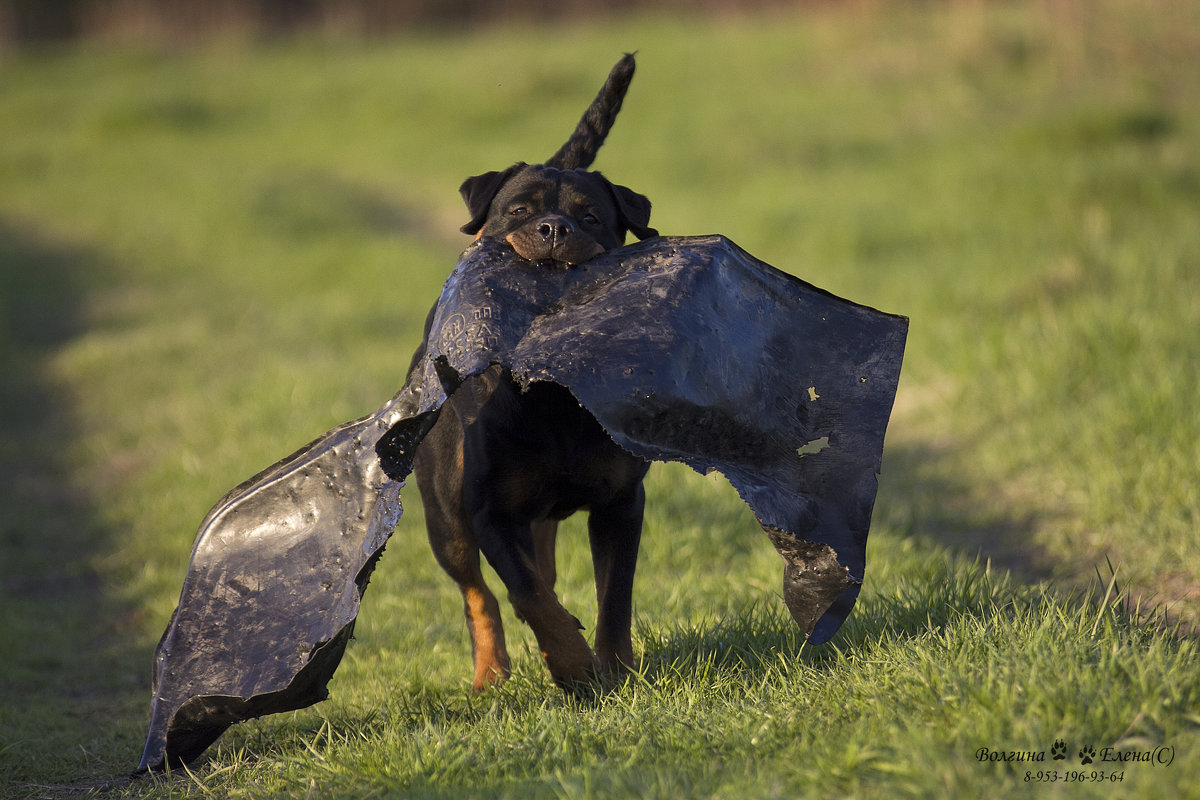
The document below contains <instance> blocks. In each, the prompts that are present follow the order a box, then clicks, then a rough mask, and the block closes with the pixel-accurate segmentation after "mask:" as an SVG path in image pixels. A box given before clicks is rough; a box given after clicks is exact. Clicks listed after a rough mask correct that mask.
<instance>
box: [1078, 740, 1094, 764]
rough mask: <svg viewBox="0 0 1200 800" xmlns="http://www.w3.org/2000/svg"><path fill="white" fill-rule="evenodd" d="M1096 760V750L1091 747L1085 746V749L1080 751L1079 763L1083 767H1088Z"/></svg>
mask: <svg viewBox="0 0 1200 800" xmlns="http://www.w3.org/2000/svg"><path fill="white" fill-rule="evenodd" d="M1095 760H1096V748H1094V747H1092V746H1091V745H1085V746H1084V748H1083V749H1082V750H1080V751H1079V763H1080V764H1082V765H1083V766H1085V767H1086V766H1087V765H1088V764H1090V763H1092V762H1093V761H1095Z"/></svg>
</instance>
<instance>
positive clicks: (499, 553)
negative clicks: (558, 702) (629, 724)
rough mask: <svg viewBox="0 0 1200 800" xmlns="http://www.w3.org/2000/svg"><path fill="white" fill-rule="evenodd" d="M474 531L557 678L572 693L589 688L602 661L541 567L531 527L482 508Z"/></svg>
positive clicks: (480, 545)
mask: <svg viewBox="0 0 1200 800" xmlns="http://www.w3.org/2000/svg"><path fill="white" fill-rule="evenodd" d="M475 530H476V535H477V537H478V539H479V547H480V549H481V550H482V551H483V554H484V556H485V557H486V558H487V560H488V563H490V564H491V565H492V568H493V569H495V570H496V574H497V575H499V576H500V580H502V581H504V585H505V586H506V587H507V588H508V596H509V600H510V601H511V602H512V605H513V608H514V609H515V610H516V612H517V615H518V616H519V617H520V618H521V619H523V620H524V621H525V622H526V624H528V625H529V627H530V628H531V629H532V630H533V635H534V637H535V638H536V639H537V643H538V649H539V650H540V651H541V653H542V657H543V658H544V659H545V660H546V666H547V668H549V670H550V676H551V677H552V678H553V679H554V682H555V683H557V684H558V685H559V686H560V687H562V688H563V689H565V690H567V691H577V692H585V691H587V688H588V687H590V686H591V685H592V683H593V682H594V681H595V680H596V678H597V676H598V675H599V671H600V670H599V666H600V665H599V662H598V661H597V660H596V656H595V654H594V653H592V648H590V647H589V646H588V643H587V640H585V639H584V638H583V634H582V633H580V625H579V620H577V619H576V618H575V617H574V616H572V615H571V612H569V611H567V610H566V609H565V608H563V606H562V604H561V603H559V601H558V597H557V596H555V594H554V589H553V587H552V586H550V585H548V584H547V582H546V580H545V578H544V577H543V576H542V574H541V573H540V572H539V571H538V568H537V554H536V552H535V548H534V542H533V535H532V531H531V529H530V526H529V525H528V524H521V523H512V522H510V523H505V522H501V521H498V520H497V519H496V518H495V517H490V516H488V515H487V514H486V513H485V512H481V513H480V514H478V515H476V517H475Z"/></svg>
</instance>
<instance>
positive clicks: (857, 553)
mask: <svg viewBox="0 0 1200 800" xmlns="http://www.w3.org/2000/svg"><path fill="white" fill-rule="evenodd" d="M907 328H908V321H907V320H906V319H905V318H903V317H898V316H894V315H890V314H885V313H882V312H879V311H876V310H874V309H871V308H867V307H865V306H861V305H856V304H854V303H851V302H849V301H846V300H843V299H840V298H838V297H835V296H833V295H831V294H829V293H827V292H824V291H822V290H820V289H817V288H816V287H813V286H811V285H810V284H807V283H805V282H803V281H801V280H799V279H797V278H795V277H792V276H790V275H788V274H785V273H783V272H781V271H779V270H777V269H775V268H773V267H771V266H769V265H767V264H765V263H763V262H761V261H759V260H758V259H756V258H754V257H753V256H751V255H749V254H748V253H746V252H745V251H743V250H742V249H740V248H739V247H737V245H735V244H733V243H732V242H730V241H729V240H727V239H725V238H724V237H721V236H711V237H658V238H654V239H649V240H646V241H644V242H640V243H637V244H634V245H630V246H627V247H624V248H621V249H619V250H616V251H613V252H610V253H607V254H605V255H602V256H600V257H598V258H596V259H593V260H591V261H588V262H586V263H585V264H582V265H579V266H575V267H569V268H568V267H563V266H562V265H557V264H553V263H531V262H527V261H524V260H522V259H520V258H518V257H517V256H516V255H515V254H514V253H513V251H512V250H511V248H509V247H508V246H507V245H505V244H503V243H499V242H494V241H491V240H487V239H484V240H480V241H478V242H476V243H475V244H473V245H472V246H471V247H469V248H468V249H467V250H466V251H465V252H464V253H463V255H462V258H461V260H460V261H459V264H458V266H457V268H456V269H455V270H454V272H453V274H452V275H451V276H450V278H449V279H448V280H447V282H446V285H445V287H444V289H443V292H442V295H441V298H440V300H439V302H438V306H437V308H436V310H435V312H434V314H433V316H432V318H431V324H430V327H429V330H428V332H427V337H426V340H425V342H424V343H423V344H422V352H423V355H422V356H421V358H420V360H419V361H418V362H417V363H416V364H415V366H414V370H413V372H412V374H411V376H410V379H409V381H408V382H407V383H406V385H405V386H404V388H403V389H401V391H400V392H399V393H398V394H397V395H396V396H395V397H393V398H392V400H391V401H389V402H388V403H387V404H386V405H385V406H383V407H382V408H381V409H379V410H378V411H377V412H375V413H374V414H371V415H369V416H366V417H363V418H362V419H359V420H356V421H353V422H349V423H346V424H345V425H341V426H339V427H338V428H335V429H334V430H332V431H330V432H329V433H327V434H325V435H324V436H322V437H320V438H318V439H316V440H315V441H313V442H312V443H310V444H309V445H308V446H307V447H305V448H303V449H301V450H299V451H298V452H296V453H294V454H293V455H291V456H289V457H288V458H286V459H284V460H282V461H280V462H279V463H277V464H275V465H274V466H272V467H270V468H268V469H267V470H265V471H264V472H262V473H260V474H259V475H257V476H255V477H254V478H251V479H250V480H248V481H246V482H245V483H243V484H242V485H240V486H238V487H237V488H235V489H234V490H233V491H231V492H230V493H229V494H228V495H226V496H225V497H224V498H223V499H222V500H221V501H220V502H219V503H218V504H217V505H216V506H215V507H214V508H213V509H212V511H210V512H209V514H208V516H207V517H206V518H205V520H204V522H203V523H202V525H201V526H200V530H199V532H198V534H197V537H196V542H195V546H194V550H193V553H192V559H191V563H190V565H189V568H188V573H187V577H186V579H185V582H184V586H183V591H182V593H181V595H180V601H179V607H178V609H177V610H176V613H175V615H174V616H173V617H172V619H171V622H170V624H169V625H168V627H167V630H166V632H165V633H164V634H163V638H162V641H161V642H160V643H159V647H158V650H157V652H156V654H155V665H154V666H155V669H154V687H153V700H152V706H151V717H150V730H149V734H148V737H147V741H146V747H145V751H144V753H143V756H142V761H141V765H140V769H143V770H145V769H161V768H162V767H163V766H164V764H172V765H176V764H181V763H187V762H188V761H191V760H192V759H194V758H195V757H196V756H198V755H199V754H200V753H201V752H203V750H204V749H205V748H206V747H207V746H208V745H209V744H211V743H212V742H213V741H215V740H216V738H217V737H218V736H219V735H220V734H221V733H222V732H223V731H224V730H225V729H226V728H227V727H228V726H229V725H231V724H233V723H235V722H238V721H240V720H244V719H249V718H252V717H257V716H261V715H263V714H269V713H275V712H280V711H287V710H292V709H296V708H302V707H304V706H307V705H311V704H312V703H315V702H318V701H319V700H322V699H324V698H325V696H326V684H327V683H328V681H329V679H330V677H331V676H332V675H333V672H334V670H335V669H336V667H337V665H338V662H339V661H340V659H341V656H342V653H343V652H344V649H345V646H346V643H347V641H348V639H349V638H350V635H351V633H352V631H353V625H354V620H355V618H356V616H357V614H358V609H359V603H360V601H361V597H362V593H363V591H364V589H365V587H366V582H367V579H368V577H369V575H370V572H371V570H372V568H373V567H374V565H375V562H376V561H377V559H378V558H379V556H380V554H381V553H382V550H383V547H384V544H385V543H386V541H387V539H388V537H389V536H390V535H391V533H392V530H393V528H394V527H395V525H396V523H397V521H398V519H399V518H400V514H401V504H400V496H399V491H400V488H401V486H402V482H403V480H404V479H405V478H406V477H407V475H408V474H409V472H410V471H411V469H412V458H413V454H414V452H415V449H416V447H417V446H418V445H419V443H420V441H421V439H422V437H423V436H424V435H425V433H426V432H427V431H428V430H429V428H430V427H431V426H432V424H433V422H434V421H435V419H436V415H437V413H438V412H439V410H440V408H441V406H442V404H443V403H444V402H445V401H446V398H447V397H448V396H449V395H450V394H451V393H453V391H454V389H455V388H456V387H457V386H458V384H459V383H460V382H461V381H462V380H463V379H465V378H467V377H469V376H472V375H477V374H480V373H482V372H483V371H484V370H486V369H487V368H489V367H490V366H492V365H494V364H499V365H502V366H504V367H507V368H508V369H510V370H511V371H512V373H513V375H514V377H515V378H516V379H517V380H518V382H533V381H552V382H554V383H558V384H560V385H562V386H565V387H567V388H568V389H569V390H570V391H571V392H572V393H573V394H574V396H575V397H576V399H578V401H579V402H580V403H581V404H582V405H583V406H584V407H585V408H587V409H588V410H589V411H590V412H591V413H592V414H593V415H594V416H595V417H596V418H597V419H598V420H599V422H600V423H601V424H602V425H603V426H604V428H605V429H606V430H607V431H608V432H609V434H610V435H611V436H612V437H613V439H614V440H615V441H616V442H617V443H618V444H619V445H621V446H622V447H624V448H625V449H627V450H628V451H629V452H631V453H633V454H635V455H637V456H640V457H643V458H646V459H652V460H657V461H679V462H682V463H684V464H687V465H688V466H690V467H692V468H693V469H696V470H698V471H700V472H702V473H707V472H710V471H712V470H718V471H720V472H721V473H723V474H724V475H725V476H726V477H727V478H728V479H729V481H730V482H731V483H732V484H733V486H734V487H735V488H736V489H737V491H738V492H739V494H740V495H741V497H742V498H743V499H744V500H745V501H746V503H747V504H749V506H750V508H751V509H752V510H753V511H754V513H755V514H756V515H757V517H758V519H759V521H760V522H761V523H762V526H763V530H764V531H765V532H766V533H767V535H768V536H769V538H770V540H771V542H772V543H773V544H774V545H775V547H776V549H777V551H778V552H779V554H780V556H781V557H782V559H783V562H784V579H783V596H784V601H785V603H786V604H787V606H788V609H789V610H790V611H791V613H792V616H793V617H794V618H795V620H796V622H797V624H799V625H800V627H801V628H802V629H803V630H804V631H805V633H806V634H807V635H808V637H809V641H811V642H814V643H820V642H824V641H827V640H828V639H829V638H830V637H831V636H832V635H833V634H834V633H835V632H836V631H837V629H838V628H839V627H840V626H841V624H842V622H843V621H844V620H845V618H846V616H847V615H848V614H849V613H850V610H851V608H852V607H853V605H854V602H855V600H856V598H857V596H858V592H859V589H860V587H861V585H862V580H863V576H864V571H865V554H866V544H867V534H868V531H869V528H870V520H871V511H872V508H873V506H874V501H875V494H876V489H877V475H878V472H879V469H880V459H881V456H882V451H883V440H884V433H885V430H886V427H887V422H888V418H889V415H890V413H891V408H892V402H893V398H894V396H895V392H896V385H897V381H898V380H899V374H900V365H901V361H902V358H903V352H904V342H905V337H906V334H907Z"/></svg>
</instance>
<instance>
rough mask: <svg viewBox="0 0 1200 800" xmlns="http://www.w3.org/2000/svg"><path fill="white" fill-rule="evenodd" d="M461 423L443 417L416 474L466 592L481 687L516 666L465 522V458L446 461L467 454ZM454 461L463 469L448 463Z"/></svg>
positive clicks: (441, 553)
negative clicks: (459, 431) (459, 428)
mask: <svg viewBox="0 0 1200 800" xmlns="http://www.w3.org/2000/svg"><path fill="white" fill-rule="evenodd" d="M458 425H459V422H458V419H457V417H456V415H454V414H443V415H442V416H441V417H440V418H439V419H438V422H437V424H436V425H434V427H433V430H431V431H430V433H429V435H428V437H427V438H426V441H427V442H428V443H429V446H428V447H426V446H422V447H421V448H420V449H418V451H417V458H416V477H417V484H418V486H419V487H420V489H421V499H422V501H423V502H424V505H425V527H426V530H427V531H428V533H429V544H430V545H431V547H432V549H433V555H434V557H435V558H436V559H437V562H438V564H439V565H440V566H441V568H442V569H443V570H445V571H446V574H447V575H449V576H450V577H451V578H453V579H454V581H455V583H457V584H458V588H459V591H461V592H462V596H463V606H464V610H465V612H466V616H467V630H468V632H469V633H470V635H471V655H472V658H473V660H474V663H475V680H474V687H475V690H476V691H480V690H482V689H486V688H487V687H488V686H490V685H492V684H494V683H498V682H500V681H502V680H504V679H505V678H507V677H508V675H509V672H510V666H509V659H508V650H507V648H506V647H505V643H504V625H503V623H502V622H501V620H500V604H499V603H498V602H497V600H496V596H495V595H494V594H492V592H491V590H490V589H488V587H487V583H485V582H484V579H483V572H482V570H481V569H480V560H479V546H478V544H476V541H475V535H474V533H473V532H472V531H471V530H470V528H469V527H467V526H466V525H465V524H464V522H463V520H464V519H465V515H464V514H463V511H462V469H461V463H460V464H458V465H448V464H445V463H442V461H443V460H444V459H443V458H442V454H445V453H447V452H449V453H453V454H454V457H455V458H457V459H461V453H462V448H461V441H462V440H461V438H457V436H456V434H457V431H456V430H455V429H454V426H458ZM456 438H457V441H455V440H456ZM439 444H440V445H441V446H439ZM447 444H448V445H449V446H446V445H447ZM452 466H456V467H457V468H453V469H452V468H448V467H452Z"/></svg>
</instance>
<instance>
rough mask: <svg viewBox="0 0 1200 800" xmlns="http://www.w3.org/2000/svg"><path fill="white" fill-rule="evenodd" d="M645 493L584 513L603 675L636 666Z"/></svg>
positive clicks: (633, 490)
mask: <svg viewBox="0 0 1200 800" xmlns="http://www.w3.org/2000/svg"><path fill="white" fill-rule="evenodd" d="M645 497H646V496H645V491H644V490H643V488H642V484H641V483H640V482H639V483H637V484H636V485H634V486H632V487H630V489H629V491H628V492H627V493H626V495H625V496H624V497H621V498H619V499H618V500H616V501H614V502H613V503H610V504H608V505H606V506H602V507H593V508H592V510H591V511H590V513H589V514H588V538H589V540H590V542H591V546H592V564H593V567H594V569H595V574H596V601H597V605H598V607H599V612H598V614H597V619H596V641H595V648H596V657H597V658H598V659H599V660H600V667H601V669H602V670H603V671H604V674H606V675H616V674H619V673H622V672H625V671H627V670H628V669H629V668H631V667H632V666H633V665H634V660H633V637H632V632H631V628H632V624H633V619H632V616H633V574H634V570H635V568H636V567H637V557H638V546H639V544H640V542H641V538H642V511H643V509H644V506H645Z"/></svg>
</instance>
